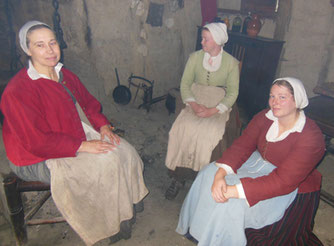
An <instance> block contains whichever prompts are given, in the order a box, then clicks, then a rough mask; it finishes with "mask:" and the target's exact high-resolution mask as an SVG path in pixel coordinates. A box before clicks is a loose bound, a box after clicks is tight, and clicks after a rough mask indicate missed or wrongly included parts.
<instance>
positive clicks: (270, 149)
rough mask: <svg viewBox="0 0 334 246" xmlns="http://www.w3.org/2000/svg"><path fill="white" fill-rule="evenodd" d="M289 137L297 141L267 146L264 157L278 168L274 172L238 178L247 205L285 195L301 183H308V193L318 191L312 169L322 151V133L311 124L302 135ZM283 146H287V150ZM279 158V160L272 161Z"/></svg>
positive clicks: (314, 172) (313, 169)
mask: <svg viewBox="0 0 334 246" xmlns="http://www.w3.org/2000/svg"><path fill="white" fill-rule="evenodd" d="M291 135H295V136H291V137H292V138H293V137H296V138H295V139H292V140H291V139H289V136H288V138H287V139H286V140H283V141H281V143H278V144H277V143H276V144H275V143H269V144H268V146H267V150H266V152H267V154H266V156H268V161H270V160H272V161H270V162H271V163H273V164H274V165H276V166H277V168H276V169H274V170H273V171H272V172H271V173H270V174H269V175H266V176H263V177H259V178H256V179H251V178H243V179H241V183H242V185H243V188H244V191H245V194H246V197H247V200H248V202H249V204H250V206H253V205H255V204H256V203H258V202H259V201H261V200H265V199H269V198H272V197H276V196H281V195H285V194H288V193H290V192H292V191H294V190H295V189H296V188H299V187H300V186H301V184H302V183H303V182H305V183H307V185H308V187H309V189H311V191H315V190H318V189H320V181H321V175H320V174H319V173H318V171H317V170H315V168H316V165H317V164H318V162H319V161H320V159H321V158H322V156H323V154H324V151H325V145H324V139H323V137H322V134H321V131H320V130H319V128H318V127H317V126H316V125H315V123H314V122H313V124H312V123H309V124H308V125H307V126H305V129H304V130H303V132H302V133H292V134H291ZM296 135H297V136H296ZM283 145H285V146H283ZM286 146H289V147H290V151H289V150H288V149H286ZM282 156H283V157H282ZM278 158H280V159H282V160H281V161H280V162H278V161H275V159H278ZM312 178H314V179H312ZM307 179H309V180H307ZM316 181H318V182H316ZM300 188H301V190H300V191H299V192H303V190H302V189H303V187H300Z"/></svg>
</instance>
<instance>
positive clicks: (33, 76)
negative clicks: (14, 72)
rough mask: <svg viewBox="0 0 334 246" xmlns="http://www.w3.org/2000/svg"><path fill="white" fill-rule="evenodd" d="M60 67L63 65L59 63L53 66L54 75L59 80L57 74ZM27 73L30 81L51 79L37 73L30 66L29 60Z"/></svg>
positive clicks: (31, 65)
mask: <svg viewBox="0 0 334 246" xmlns="http://www.w3.org/2000/svg"><path fill="white" fill-rule="evenodd" d="M62 67H63V64H62V63H60V62H58V64H57V65H56V66H55V71H56V74H57V76H58V78H59V72H60V70H61V68H62ZM27 73H28V76H29V78H31V79H32V80H37V79H40V78H44V79H51V78H49V77H48V76H46V75H45V74H42V73H38V72H37V70H36V68H35V67H34V65H33V64H32V62H31V60H29V64H28V71H27Z"/></svg>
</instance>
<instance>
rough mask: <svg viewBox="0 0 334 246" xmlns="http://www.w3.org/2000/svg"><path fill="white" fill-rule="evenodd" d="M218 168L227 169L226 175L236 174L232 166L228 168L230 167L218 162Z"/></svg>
mask: <svg viewBox="0 0 334 246" xmlns="http://www.w3.org/2000/svg"><path fill="white" fill-rule="evenodd" d="M216 166H217V167H219V168H223V169H225V171H226V174H234V171H233V169H232V168H231V167H230V166H228V165H226V164H224V163H218V162H216Z"/></svg>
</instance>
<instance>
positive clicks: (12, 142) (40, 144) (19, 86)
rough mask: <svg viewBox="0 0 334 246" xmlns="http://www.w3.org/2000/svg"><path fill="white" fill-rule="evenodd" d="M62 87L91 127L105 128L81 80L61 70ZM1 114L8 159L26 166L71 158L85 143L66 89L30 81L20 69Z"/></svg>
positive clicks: (97, 105)
mask: <svg viewBox="0 0 334 246" xmlns="http://www.w3.org/2000/svg"><path fill="white" fill-rule="evenodd" d="M62 72H63V75H64V76H63V81H62V82H61V83H63V84H64V85H65V86H66V87H67V88H68V89H69V90H70V91H71V93H72V94H73V95H74V97H75V98H76V100H77V102H78V103H79V104H80V106H81V107H82V109H83V111H84V113H85V114H86V116H87V118H88V119H89V121H90V122H91V124H92V125H93V127H94V128H95V129H96V130H97V131H99V129H100V127H101V126H103V125H106V124H108V123H109V122H108V120H107V118H106V117H105V116H104V115H103V114H102V113H101V105H100V103H99V102H98V101H97V100H96V99H95V98H94V97H93V96H92V95H91V94H90V93H89V92H88V91H87V89H86V88H85V87H84V86H83V84H82V83H81V82H80V80H79V79H78V78H77V76H75V75H74V74H73V73H71V72H70V71H69V70H67V69H65V68H62ZM1 110H2V112H3V114H4V116H5V119H4V124H3V129H2V132H3V139H4V144H5V148H6V152H7V156H8V158H9V159H10V160H11V162H13V163H14V164H15V165H18V166H25V165H31V164H34V163H37V162H41V161H44V160H47V159H50V158H63V157H74V156H75V155H76V152H77V150H78V148H79V147H80V144H81V143H82V141H85V140H86V136H85V132H84V130H83V127H82V123H81V119H80V116H79V114H78V111H77V109H76V106H75V104H74V103H73V101H72V98H71V96H70V95H69V93H68V92H67V91H66V90H65V88H64V87H63V86H62V85H61V84H60V83H57V82H55V81H52V80H49V79H45V78H39V79H36V80H32V79H31V78H29V76H28V75H27V70H26V69H22V70H21V71H20V72H19V73H18V74H17V75H16V76H15V77H14V78H13V79H12V80H11V81H10V82H9V84H8V85H7V87H6V89H5V91H4V93H3V95H2V98H1Z"/></svg>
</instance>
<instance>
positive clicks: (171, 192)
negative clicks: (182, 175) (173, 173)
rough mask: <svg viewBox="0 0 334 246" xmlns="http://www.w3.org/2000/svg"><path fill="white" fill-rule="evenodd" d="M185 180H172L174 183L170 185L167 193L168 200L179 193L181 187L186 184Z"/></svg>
mask: <svg viewBox="0 0 334 246" xmlns="http://www.w3.org/2000/svg"><path fill="white" fill-rule="evenodd" d="M184 183H185V182H184V181H183V182H180V181H177V180H175V179H173V180H172V183H171V184H170V186H169V187H168V189H167V190H166V193H165V197H166V199H168V200H174V199H175V197H176V196H177V194H179V191H180V189H181V188H182V187H183V186H184Z"/></svg>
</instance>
